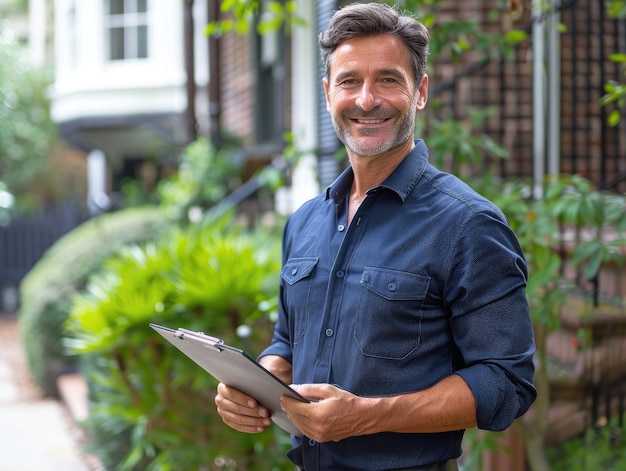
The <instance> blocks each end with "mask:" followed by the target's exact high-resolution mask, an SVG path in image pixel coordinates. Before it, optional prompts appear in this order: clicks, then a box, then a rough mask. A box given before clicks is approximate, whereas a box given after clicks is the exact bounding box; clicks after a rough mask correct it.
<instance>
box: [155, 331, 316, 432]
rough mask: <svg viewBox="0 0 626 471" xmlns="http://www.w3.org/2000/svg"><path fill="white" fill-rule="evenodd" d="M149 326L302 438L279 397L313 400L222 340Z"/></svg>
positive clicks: (281, 426) (202, 334)
mask: <svg viewBox="0 0 626 471" xmlns="http://www.w3.org/2000/svg"><path fill="white" fill-rule="evenodd" d="M150 327H152V328H153V329H154V330H155V331H156V332H158V333H159V334H161V336H163V337H164V338H165V339H166V340H167V341H168V342H170V343H171V344H172V345H174V346H175V347H176V348H178V349H179V350H180V351H181V352H183V353H184V354H185V355H187V356H188V357H189V358H190V359H191V360H193V361H194V362H195V363H196V364H197V365H198V366H200V367H201V368H202V369H204V370H205V371H207V372H208V373H209V374H210V375H211V376H213V377H214V378H216V379H217V380H219V381H220V382H222V383H224V384H227V385H228V386H231V387H233V388H235V389H238V390H239V391H241V392H243V393H245V394H247V395H249V396H251V397H254V398H255V399H256V400H257V401H258V402H259V404H261V405H262V406H263V407H265V408H267V409H268V410H269V411H270V416H271V419H272V421H273V422H274V423H275V424H276V425H278V426H279V427H280V428H282V429H283V430H285V431H286V432H289V433H290V434H292V435H295V436H297V437H301V436H302V432H301V431H300V430H298V428H297V427H296V426H295V425H294V424H293V423H292V422H291V420H289V418H288V417H287V414H286V413H285V412H284V411H283V410H282V409H281V408H280V396H282V395H283V394H284V395H287V396H290V397H293V398H294V399H298V400H300V401H303V402H310V401H309V400H308V399H306V398H305V397H303V396H302V395H300V394H299V393H298V392H296V391H295V390H294V389H292V388H291V387H289V386H288V385H287V384H285V383H284V382H283V381H281V380H280V379H279V378H278V377H276V376H275V375H274V374H272V373H271V372H270V371H268V370H267V369H265V368H264V367H263V366H261V365H260V364H259V363H257V362H256V361H255V360H254V359H252V358H251V357H250V356H249V355H248V354H247V353H246V352H244V351H243V350H240V349H238V348H235V347H231V346H230V345H226V344H225V343H224V341H223V340H221V339H219V338H216V337H211V336H209V335H206V334H204V333H203V332H194V331H191V330H187V329H180V328H179V329H171V328H169V327H164V326H161V325H157V324H152V323H151V324H150Z"/></svg>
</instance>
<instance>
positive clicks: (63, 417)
mask: <svg viewBox="0 0 626 471" xmlns="http://www.w3.org/2000/svg"><path fill="white" fill-rule="evenodd" d="M20 340H21V337H20V334H19V326H18V322H17V317H16V316H15V315H12V314H2V313H0V470H2V471H33V470H37V471H94V470H97V469H98V468H97V467H94V466H95V465H94V463H93V459H92V458H90V457H87V456H84V455H83V454H82V453H81V450H80V446H81V445H80V442H81V440H82V438H83V435H82V430H81V429H80V428H79V427H78V426H77V425H76V424H75V421H74V417H73V416H72V414H70V410H69V409H68V406H67V405H66V403H65V402H62V401H58V400H55V399H50V398H44V397H42V395H41V393H40V391H39V390H38V388H37V387H36V385H35V384H34V382H33V380H32V378H31V377H30V373H29V371H28V368H27V366H26V361H25V358H24V352H23V349H22V346H21V343H20ZM73 386H74V387H75V388H76V387H77V388H80V384H78V385H76V383H74V385H73ZM78 392H79V393H80V390H79V391H78ZM79 413H80V412H79Z"/></svg>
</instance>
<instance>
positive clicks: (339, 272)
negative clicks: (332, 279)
mask: <svg viewBox="0 0 626 471" xmlns="http://www.w3.org/2000/svg"><path fill="white" fill-rule="evenodd" d="M336 275H337V278H343V276H344V275H345V273H344V272H343V271H341V270H339V271H338V272H337V274H336Z"/></svg>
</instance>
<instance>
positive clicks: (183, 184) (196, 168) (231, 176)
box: [158, 138, 242, 221]
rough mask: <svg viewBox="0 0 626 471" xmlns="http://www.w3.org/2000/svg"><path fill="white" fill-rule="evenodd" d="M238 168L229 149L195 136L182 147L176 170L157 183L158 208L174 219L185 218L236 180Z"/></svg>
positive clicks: (221, 195)
mask: <svg viewBox="0 0 626 471" xmlns="http://www.w3.org/2000/svg"><path fill="white" fill-rule="evenodd" d="M241 168H242V162H241V159H238V158H237V154H236V153H234V152H233V149H230V148H227V147H224V148H220V149H216V148H215V147H214V146H213V145H212V144H211V143H210V142H209V141H208V140H207V139H205V138H201V139H198V140H196V141H194V142H192V143H191V144H189V145H188V146H187V147H186V148H185V149H184V151H183V153H182V156H181V162H180V165H179V167H178V172H177V173H176V174H175V175H173V176H172V177H171V178H169V179H166V180H163V181H161V182H160V183H159V187H158V193H159V196H160V198H161V203H160V204H161V207H162V208H163V210H164V211H165V212H166V213H167V214H168V216H169V217H171V218H172V219H174V220H177V221H181V220H183V219H184V218H186V217H187V215H188V212H189V210H190V209H191V208H192V207H199V208H203V209H206V208H209V207H211V206H213V205H214V204H215V203H217V202H219V201H221V200H222V199H224V197H225V196H226V195H227V194H228V192H229V191H230V189H231V187H232V186H233V182H234V181H237V182H238V181H239V180H238V176H239V174H240V172H241Z"/></svg>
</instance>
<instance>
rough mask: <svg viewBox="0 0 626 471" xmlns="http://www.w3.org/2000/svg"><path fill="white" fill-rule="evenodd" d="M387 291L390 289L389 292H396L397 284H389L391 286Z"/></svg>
mask: <svg viewBox="0 0 626 471" xmlns="http://www.w3.org/2000/svg"><path fill="white" fill-rule="evenodd" d="M387 289H388V290H389V291H395V290H396V284H395V283H389V284H388V285H387Z"/></svg>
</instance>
